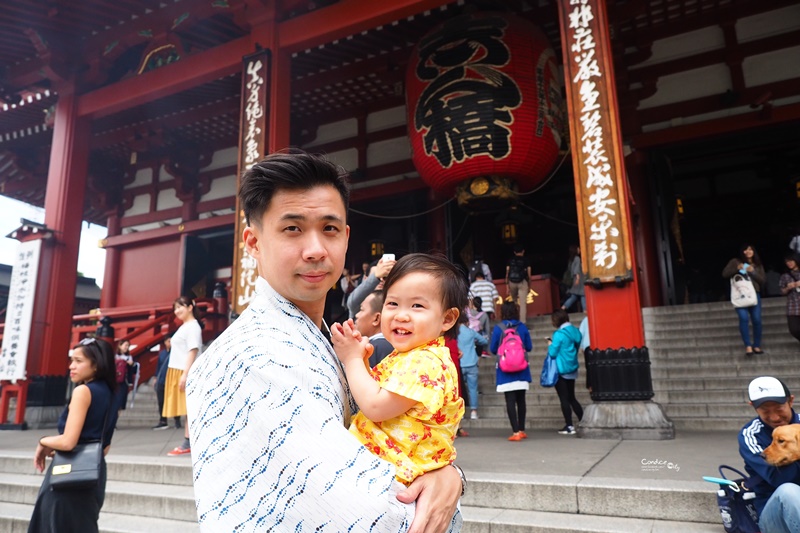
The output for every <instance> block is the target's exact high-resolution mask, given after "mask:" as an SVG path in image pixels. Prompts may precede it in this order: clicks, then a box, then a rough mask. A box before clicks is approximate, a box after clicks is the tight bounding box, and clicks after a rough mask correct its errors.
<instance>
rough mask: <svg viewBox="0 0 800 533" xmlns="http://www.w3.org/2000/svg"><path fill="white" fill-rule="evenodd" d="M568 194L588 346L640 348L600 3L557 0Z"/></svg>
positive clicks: (613, 89)
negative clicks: (571, 180)
mask: <svg viewBox="0 0 800 533" xmlns="http://www.w3.org/2000/svg"><path fill="white" fill-rule="evenodd" d="M558 3H559V16H560V20H561V41H562V49H563V51H564V64H565V73H564V75H565V77H566V80H565V81H566V89H567V91H566V92H567V108H568V111H569V126H570V138H571V144H572V160H573V169H574V175H575V194H576V200H577V203H578V220H579V224H578V228H579V233H580V242H581V259H582V264H583V270H584V272H586V273H587V279H588V280H594V281H595V283H594V284H593V285H592V286H587V287H586V305H587V312H588V314H589V331H590V338H591V346H592V347H594V348H615V349H616V348H620V347H629V348H630V347H634V346H642V345H643V344H644V328H643V325H642V313H641V304H640V302H639V286H638V285H639V280H638V276H637V275H636V273H637V268H636V254H635V251H634V250H635V247H634V242H633V238H632V235H633V228H632V226H631V219H630V215H629V211H628V207H629V206H628V198H629V191H628V185H627V180H626V179H625V168H624V165H623V156H622V141H621V136H620V130H619V109H618V104H617V95H616V86H615V83H614V68H613V62H612V55H611V53H612V52H611V45H610V40H609V34H608V21H607V18H606V6H605V1H604V0H559V2H558Z"/></svg>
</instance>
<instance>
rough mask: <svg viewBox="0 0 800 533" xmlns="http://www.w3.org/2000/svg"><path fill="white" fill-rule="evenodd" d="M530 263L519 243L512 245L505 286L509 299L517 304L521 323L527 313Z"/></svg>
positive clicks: (523, 321)
mask: <svg viewBox="0 0 800 533" xmlns="http://www.w3.org/2000/svg"><path fill="white" fill-rule="evenodd" d="M530 279H531V265H530V262H529V261H528V258H526V257H525V248H523V246H522V245H521V244H517V245H515V246H514V255H513V257H511V259H510V260H509V261H508V266H506V286H507V287H508V296H510V297H511V301H512V302H514V303H516V304H517V305H519V321H520V322H522V323H523V324H524V323H525V320H526V318H527V315H528V289H529V287H530Z"/></svg>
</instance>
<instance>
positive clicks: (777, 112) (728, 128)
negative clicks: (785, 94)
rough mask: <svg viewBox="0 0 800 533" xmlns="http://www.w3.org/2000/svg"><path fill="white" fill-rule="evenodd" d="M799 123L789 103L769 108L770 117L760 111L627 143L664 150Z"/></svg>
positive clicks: (799, 111) (796, 107)
mask: <svg viewBox="0 0 800 533" xmlns="http://www.w3.org/2000/svg"><path fill="white" fill-rule="evenodd" d="M799 120H800V104H790V105H786V106H781V107H776V108H774V109H772V110H771V113H770V116H769V117H765V116H764V113H762V112H761V111H753V112H752V113H744V114H741V115H734V116H730V117H723V118H718V119H714V120H708V121H705V122H699V123H695V124H687V125H685V126H675V127H672V128H666V129H663V130H658V131H650V132H647V133H642V134H640V135H635V136H634V137H632V138H631V141H630V144H631V146H632V147H633V148H637V149H644V148H652V147H664V146H667V145H670V144H675V143H680V142H685V141H694V140H699V139H703V138H706V137H714V136H717V135H724V134H728V133H734V132H737V131H743V130H750V129H755V128H765V127H770V126H775V125H777V124H781V123H785V122H789V121H799Z"/></svg>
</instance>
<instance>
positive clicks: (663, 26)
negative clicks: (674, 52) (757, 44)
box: [612, 0, 797, 47]
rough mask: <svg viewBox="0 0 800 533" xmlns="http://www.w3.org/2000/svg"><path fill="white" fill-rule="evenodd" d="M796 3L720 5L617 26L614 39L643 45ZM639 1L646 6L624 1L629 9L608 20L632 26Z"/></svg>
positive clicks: (786, 0)
mask: <svg viewBox="0 0 800 533" xmlns="http://www.w3.org/2000/svg"><path fill="white" fill-rule="evenodd" d="M796 3H797V0H770V1H752V2H748V3H745V4H732V5H728V6H720V7H716V8H714V9H710V10H705V11H703V12H701V13H698V14H687V15H686V16H685V17H681V18H677V19H675V20H673V21H670V22H664V23H659V24H656V25H650V24H649V22H648V23H647V24H646V25H645V26H643V27H632V28H631V29H630V30H624V28H623V29H620V31H619V32H618V34H617V35H616V38H617V39H621V40H622V42H623V44H624V45H625V46H626V47H628V46H641V45H647V44H650V43H652V42H653V41H657V40H659V39H663V38H665V37H671V36H673V35H680V34H682V33H687V32H690V31H694V30H698V29H701V28H705V27H708V26H717V25H719V24H720V22H723V21H736V20H738V19H740V18H744V17H749V16H751V15H757V14H759V13H766V12H768V11H773V10H775V9H780V8H783V7H789V6H793V5H795V4H796ZM639 4H645V5H649V2H629V3H628V4H626V6H629V9H628V8H627V7H621V8H617V9H615V10H614V15H613V19H612V21H613V23H614V25H615V26H616V27H617V28H622V26H624V24H625V23H630V24H631V25H633V24H634V20H633V19H634V18H635V17H636V16H640V15H641V14H642V13H640V11H641V6H640V5H639Z"/></svg>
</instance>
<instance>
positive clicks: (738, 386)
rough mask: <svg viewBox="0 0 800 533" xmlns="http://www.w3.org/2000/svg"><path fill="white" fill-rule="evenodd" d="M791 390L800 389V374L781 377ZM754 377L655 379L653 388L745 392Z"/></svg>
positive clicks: (673, 390) (699, 391) (671, 390)
mask: <svg viewBox="0 0 800 533" xmlns="http://www.w3.org/2000/svg"><path fill="white" fill-rule="evenodd" d="M781 379H782V381H783V382H784V383H786V386H787V387H788V388H789V390H790V391H793V390H800V376H797V375H796V374H795V375H786V376H782V377H781ZM750 381H752V378H749V377H747V376H736V377H703V376H698V377H696V378H666V379H654V380H653V389H654V390H663V391H669V392H675V391H696V392H697V393H701V392H704V391H742V392H745V391H746V389H747V386H748V385H749V384H750Z"/></svg>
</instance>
